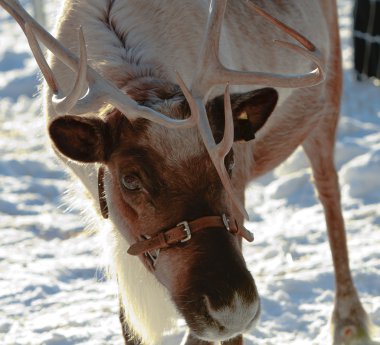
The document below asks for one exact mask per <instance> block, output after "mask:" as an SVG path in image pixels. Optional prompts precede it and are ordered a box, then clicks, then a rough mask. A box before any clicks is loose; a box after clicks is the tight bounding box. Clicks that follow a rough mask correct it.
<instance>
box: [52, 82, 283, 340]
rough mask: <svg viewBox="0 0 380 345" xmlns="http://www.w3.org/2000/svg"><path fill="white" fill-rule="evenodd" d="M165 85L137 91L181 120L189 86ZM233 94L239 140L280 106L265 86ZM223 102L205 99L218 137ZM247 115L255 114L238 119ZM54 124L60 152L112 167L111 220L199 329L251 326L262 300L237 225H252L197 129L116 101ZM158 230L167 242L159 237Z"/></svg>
mask: <svg viewBox="0 0 380 345" xmlns="http://www.w3.org/2000/svg"><path fill="white" fill-rule="evenodd" d="M157 84H158V83H157V82H153V81H152V83H151V84H150V86H149V85H148V84H147V83H146V82H145V87H147V88H148V89H147V90H146V93H145V95H148V96H143V97H140V96H138V95H136V93H135V92H134V90H130V91H129V95H130V96H131V97H135V98H138V99H137V100H138V102H141V104H145V105H146V106H150V107H152V109H154V110H155V111H160V112H162V113H165V114H170V116H171V117H172V118H176V119H181V118H186V117H189V116H190V109H189V106H188V103H187V101H186V99H185V97H184V96H183V94H182V92H181V90H180V88H179V87H178V86H176V85H172V84H170V83H165V82H161V83H159V84H160V85H161V88H157V87H154V86H157ZM127 92H128V91H127ZM232 100H233V102H232V113H233V115H234V118H235V129H236V130H235V134H236V136H235V140H243V139H250V138H251V137H249V136H253V135H254V132H255V130H258V129H259V128H260V126H261V125H263V124H264V123H265V120H266V118H267V117H268V116H269V115H270V113H271V112H272V110H273V109H274V106H275V104H276V101H277V92H276V91H275V90H274V89H270V88H266V89H262V90H258V91H253V92H249V93H246V94H240V95H233V96H232ZM223 104H224V100H223V97H217V98H215V99H214V100H212V101H210V102H208V103H207V105H206V109H207V110H208V118H209V120H210V123H211V124H212V125H211V127H212V130H213V135H214V137H215V138H216V141H220V140H221V139H222V136H223V132H224V122H223V121H221V120H220V119H223V118H224V106H223ZM242 113H245V114H247V119H244V120H242V119H239V115H240V114H242ZM251 121H254V122H253V123H252V122H251ZM49 132H50V136H51V138H52V140H53V142H54V144H55V147H56V149H58V151H59V152H60V153H61V154H63V155H65V156H66V157H68V158H70V159H72V160H75V161H77V162H81V163H99V164H101V165H102V166H104V167H106V176H105V181H104V183H105V189H106V199H107V203H108V207H109V212H110V218H111V220H112V221H113V222H114V223H115V225H116V227H117V229H118V231H120V232H121V233H122V234H123V236H125V238H126V239H127V241H128V242H129V243H130V244H133V245H132V247H131V249H130V253H131V254H133V255H139V257H140V258H141V260H142V261H143V263H144V264H145V265H146V267H147V269H149V270H151V272H152V273H153V274H154V275H155V276H156V277H157V279H158V280H159V281H160V282H161V283H162V284H163V285H164V286H165V287H166V288H167V289H168V290H169V292H170V295H171V296H172V299H173V301H174V302H175V304H176V306H177V308H178V310H179V311H180V312H181V313H182V315H183V316H184V317H185V319H186V321H187V323H188V325H189V326H190V328H191V329H192V331H193V333H195V334H196V335H197V336H199V337H202V339H208V340H215V339H228V338H230V337H231V336H233V335H235V334H239V333H241V332H242V331H244V330H246V329H248V327H249V326H251V325H252V323H253V322H254V320H255V319H256V317H257V315H258V312H259V298H258V295H257V291H256V287H255V284H254V281H253V279H252V277H251V275H250V273H249V272H248V270H247V268H246V266H245V262H244V259H243V257H242V255H241V251H240V245H239V233H238V234H236V233H234V231H235V232H236V231H237V230H238V229H239V228H240V231H244V230H242V229H241V228H242V225H240V224H239V225H238V226H237V225H236V224H235V222H234V219H235V218H234V217H233V210H232V205H231V202H230V200H229V197H228V194H227V193H226V192H225V189H224V187H223V184H222V183H221V180H220V177H219V175H218V172H217V171H216V169H215V166H214V164H213V162H212V160H211V158H210V156H209V154H208V152H207V149H206V147H205V145H204V143H203V140H202V138H201V136H200V134H199V132H198V130H197V129H196V128H188V129H168V128H166V127H164V126H161V125H159V124H156V123H153V122H151V121H148V120H145V119H136V120H134V121H130V120H128V118H127V117H126V116H125V115H124V114H122V113H121V112H120V111H118V110H117V109H114V108H112V109H108V110H105V111H104V112H103V114H102V116H100V117H99V116H94V117H84V116H75V115H74V116H62V117H58V118H56V119H54V120H53V121H52V122H51V124H50V127H49ZM239 136H241V137H239ZM236 158H237V157H236ZM236 158H235V157H234V153H233V150H230V151H229V152H228V154H227V155H226V159H225V162H224V164H225V167H226V171H227V172H228V174H229V175H230V176H232V175H233V174H239V171H236V170H238V169H239V168H238V167H239V166H240V164H239V162H236V165H235V168H234V160H235V159H236ZM242 185H244V181H242ZM222 215H225V216H224V217H225V218H222ZM227 217H228V218H227ZM184 221H186V222H184ZM227 221H229V222H230V224H228V223H226V222H227ZM180 223H182V224H180ZM177 224H180V225H179V226H176V225H177ZM188 224H189V225H188ZM197 229H199V231H198V230H197ZM186 231H190V233H188V234H187V233H186ZM240 233H241V232H240ZM159 236H162V238H163V239H164V240H165V239H166V241H167V242H168V243H167V244H166V243H162V242H160V241H158V242H157V238H158V237H159ZM177 236H178V237H177ZM190 236H191V238H188V237H190ZM226 277H228V278H227V279H226ZM231 315H235V316H234V317H231ZM227 319H228V323H227Z"/></svg>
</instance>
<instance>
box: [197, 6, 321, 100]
mask: <svg viewBox="0 0 380 345" xmlns="http://www.w3.org/2000/svg"><path fill="white" fill-rule="evenodd" d="M227 1H228V0H211V5H210V14H209V18H208V24H207V30H206V35H205V37H204V40H203V44H202V49H201V51H200V55H199V59H198V64H197V68H196V72H195V77H194V79H193V81H192V84H191V91H192V93H193V94H194V95H195V96H202V97H203V98H205V97H207V94H208V93H209V92H210V90H211V88H212V87H213V86H215V85H218V84H225V83H230V84H233V85H262V86H272V87H274V86H276V87H283V88H300V87H309V86H313V85H317V84H319V83H321V82H322V81H323V80H324V69H323V62H322V60H321V57H320V53H319V51H318V50H317V49H316V47H315V46H314V45H313V44H312V43H311V42H310V41H309V40H307V39H306V38H305V37H304V36H302V35H301V34H300V33H298V32H297V31H295V30H294V29H291V28H290V27H289V26H287V25H285V24H284V23H282V22H280V21H279V20H278V19H276V18H274V17H272V16H271V15H270V14H269V13H267V12H265V11H264V10H262V9H260V8H259V7H257V6H256V5H254V4H253V3H252V2H251V1H249V0H246V2H247V5H248V6H249V7H250V8H251V9H253V10H254V11H256V12H257V13H258V14H260V15H261V16H262V17H264V18H265V19H267V20H268V21H270V22H271V23H272V24H274V25H275V26H277V27H278V28H280V29H281V30H282V31H284V32H285V33H286V34H288V35H289V36H291V37H293V38H294V39H295V40H297V41H298V42H299V43H301V45H302V46H303V47H300V46H298V45H296V44H293V43H289V42H283V41H274V43H275V44H278V45H281V46H283V47H285V48H287V49H289V50H292V51H294V52H296V53H298V54H300V55H303V56H305V57H306V58H308V59H310V60H311V61H313V62H314V63H315V65H316V69H314V70H313V71H311V72H308V73H305V74H296V75H283V74H276V73H266V72H245V71H236V70H231V69H229V68H227V67H225V66H224V65H223V64H222V63H221V62H220V59H219V41H220V34H221V28H222V23H223V18H224V13H225V10H226V5H227Z"/></svg>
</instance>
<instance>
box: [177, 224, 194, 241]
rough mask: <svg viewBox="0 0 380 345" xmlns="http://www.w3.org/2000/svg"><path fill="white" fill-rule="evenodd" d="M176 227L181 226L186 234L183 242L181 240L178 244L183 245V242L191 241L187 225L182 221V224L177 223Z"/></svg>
mask: <svg viewBox="0 0 380 345" xmlns="http://www.w3.org/2000/svg"><path fill="white" fill-rule="evenodd" d="M177 226H183V231H184V232H185V234H186V237H185V238H184V239H183V240H181V241H180V242H181V243H183V242H187V241H188V240H190V239H191V229H190V225H189V223H188V222H186V221H184V222H181V223H178V224H177Z"/></svg>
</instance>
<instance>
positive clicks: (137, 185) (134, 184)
mask: <svg viewBox="0 0 380 345" xmlns="http://www.w3.org/2000/svg"><path fill="white" fill-rule="evenodd" d="M121 183H122V185H123V187H124V188H125V189H127V190H130V191H137V190H141V189H142V186H141V182H140V180H139V178H138V177H137V176H135V175H123V176H122V177H121Z"/></svg>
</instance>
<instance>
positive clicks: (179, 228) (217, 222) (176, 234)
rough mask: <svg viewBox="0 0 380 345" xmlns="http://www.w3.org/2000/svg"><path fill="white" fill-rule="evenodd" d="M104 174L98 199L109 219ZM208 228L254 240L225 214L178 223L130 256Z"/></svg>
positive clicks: (186, 238) (134, 247)
mask: <svg viewBox="0 0 380 345" xmlns="http://www.w3.org/2000/svg"><path fill="white" fill-rule="evenodd" d="M104 172H105V171H104V167H103V166H101V167H100V168H99V170H98V197H99V206H100V211H101V213H102V216H103V217H104V218H105V219H107V218H108V216H109V212H108V205H107V198H106V195H105V190H104ZM208 228H225V229H226V230H227V231H229V232H230V233H232V234H236V235H240V236H241V237H243V238H245V239H246V240H247V241H248V242H252V241H253V240H254V236H253V234H252V233H251V232H250V231H249V230H247V229H246V228H245V227H244V226H242V225H240V226H239V225H238V223H237V222H236V220H233V221H231V219H230V218H229V217H227V216H226V215H225V214H223V215H222V216H207V217H202V218H198V219H195V220H193V221H190V222H187V221H183V222H181V223H178V224H177V225H176V226H175V227H174V228H171V229H169V230H166V231H163V232H160V233H158V234H156V235H154V236H153V237H151V238H148V239H144V240H141V241H138V242H136V243H134V244H133V245H131V246H130V247H129V249H128V254H131V255H141V254H144V253H149V252H150V251H153V250H158V249H163V248H168V247H170V246H172V245H175V244H178V243H184V242H187V241H189V240H190V239H191V237H192V235H193V234H194V233H196V232H198V231H201V230H205V229H208Z"/></svg>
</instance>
